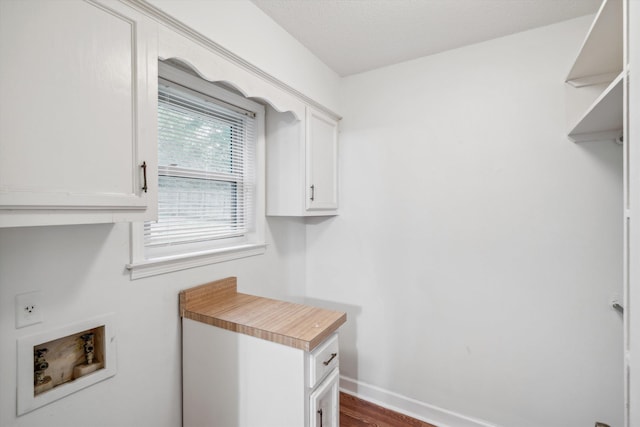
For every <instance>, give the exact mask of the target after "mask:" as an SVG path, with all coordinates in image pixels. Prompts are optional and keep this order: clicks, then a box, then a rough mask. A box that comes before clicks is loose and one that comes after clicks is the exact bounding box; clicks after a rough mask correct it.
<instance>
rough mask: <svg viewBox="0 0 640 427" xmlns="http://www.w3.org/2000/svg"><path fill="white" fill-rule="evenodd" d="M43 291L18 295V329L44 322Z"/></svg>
mask: <svg viewBox="0 0 640 427" xmlns="http://www.w3.org/2000/svg"><path fill="white" fill-rule="evenodd" d="M41 296H42V292H41V291H35V292H28V293H26V294H20V295H16V329H18V328H23V327H25V326H29V325H33V324H36V323H40V322H42V307H41V302H40V301H41Z"/></svg>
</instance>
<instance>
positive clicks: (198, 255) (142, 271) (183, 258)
mask: <svg viewBox="0 0 640 427" xmlns="http://www.w3.org/2000/svg"><path fill="white" fill-rule="evenodd" d="M266 250H267V245H266V244H265V243H250V244H243V245H238V246H233V247H228V248H223V249H214V250H209V251H202V252H194V253H190V254H186V255H176V256H167V257H162V258H154V259H148V260H144V261H139V262H132V263H131V264H127V269H128V270H129V271H130V272H131V280H136V279H142V278H143V277H150V276H156V275H158V274H165V273H171V272H173V271H179V270H186V269H187V268H193V267H201V266H203V265H209V264H215V263H218V262H224V261H231V260H234V259H239V258H247V257H250V256H255V255H262V254H264V253H265V251H266Z"/></svg>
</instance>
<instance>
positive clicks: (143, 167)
mask: <svg viewBox="0 0 640 427" xmlns="http://www.w3.org/2000/svg"><path fill="white" fill-rule="evenodd" d="M140 167H141V168H142V178H143V181H144V183H143V185H142V191H144V192H145V193H146V192H147V190H148V187H147V162H142V164H141V165H140Z"/></svg>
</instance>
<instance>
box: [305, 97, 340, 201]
mask: <svg viewBox="0 0 640 427" xmlns="http://www.w3.org/2000/svg"><path fill="white" fill-rule="evenodd" d="M306 147H307V186H308V188H307V190H308V197H307V205H306V208H307V210H309V211H316V210H325V211H335V210H336V209H338V122H337V121H336V120H334V119H332V118H331V117H329V116H327V115H326V114H323V113H321V112H319V111H317V110H314V109H313V108H311V107H307V135H306Z"/></svg>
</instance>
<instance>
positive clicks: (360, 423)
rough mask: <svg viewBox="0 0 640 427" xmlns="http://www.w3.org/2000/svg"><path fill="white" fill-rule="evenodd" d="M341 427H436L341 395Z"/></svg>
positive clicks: (352, 397) (347, 395) (355, 398)
mask: <svg viewBox="0 0 640 427" xmlns="http://www.w3.org/2000/svg"><path fill="white" fill-rule="evenodd" d="M340 427H436V426H434V425H432V424H427V423H425V422H423V421H419V420H416V419H414V418H410V417H408V416H406V415H403V414H399V413H397V412H393V411H391V410H389V409H386V408H382V407H380V406H378V405H374V404H373V403H369V402H367V401H365V400H362V399H358V398H357V397H354V396H351V395H350V394H346V393H340Z"/></svg>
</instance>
